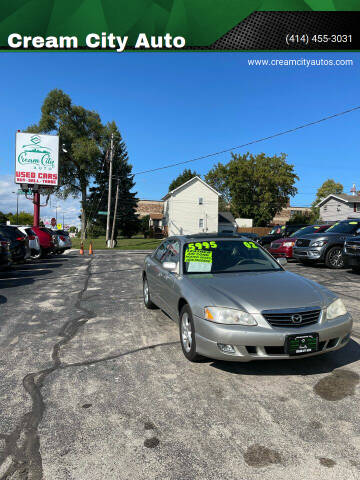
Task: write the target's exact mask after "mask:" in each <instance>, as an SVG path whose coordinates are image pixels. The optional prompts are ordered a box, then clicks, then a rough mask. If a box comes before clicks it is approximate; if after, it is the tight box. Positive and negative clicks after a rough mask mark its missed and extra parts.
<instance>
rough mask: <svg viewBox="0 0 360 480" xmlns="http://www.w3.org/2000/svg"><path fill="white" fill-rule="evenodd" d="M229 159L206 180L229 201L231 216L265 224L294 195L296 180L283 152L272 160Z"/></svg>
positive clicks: (248, 156)
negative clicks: (213, 180)
mask: <svg viewBox="0 0 360 480" xmlns="http://www.w3.org/2000/svg"><path fill="white" fill-rule="evenodd" d="M231 157H232V158H231V160H230V162H229V163H227V164H226V165H221V164H218V165H217V166H215V167H214V168H213V169H212V170H211V171H210V172H209V174H211V176H209V179H210V181H211V178H214V179H216V182H217V188H218V191H219V193H222V194H223V195H224V196H225V198H226V199H227V200H228V201H229V202H230V207H231V211H232V213H233V214H234V215H235V216H238V217H243V218H252V219H253V220H254V224H255V225H256V226H265V225H267V224H268V223H269V222H270V220H271V219H272V218H273V217H274V216H275V214H276V213H277V212H279V211H280V210H281V209H282V208H283V207H285V206H286V205H287V203H288V200H289V197H291V196H293V195H295V194H296V192H297V189H296V187H295V186H294V183H295V181H296V180H297V179H298V178H299V177H298V176H297V175H296V174H295V172H294V166H293V165H290V164H288V163H287V162H286V155H285V154H283V153H282V154H281V155H274V156H272V157H269V156H266V155H265V153H260V154H258V155H252V154H250V153H246V154H244V155H237V154H233V153H232V154H231ZM216 177H218V178H216ZM212 185H213V186H214V188H215V183H212Z"/></svg>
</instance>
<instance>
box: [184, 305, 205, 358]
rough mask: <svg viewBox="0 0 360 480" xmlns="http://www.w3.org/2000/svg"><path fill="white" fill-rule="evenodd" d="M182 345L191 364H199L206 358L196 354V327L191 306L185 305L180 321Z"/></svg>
mask: <svg viewBox="0 0 360 480" xmlns="http://www.w3.org/2000/svg"><path fill="white" fill-rule="evenodd" d="M179 333H180V343H181V348H182V351H183V353H184V355H185V357H186V358H187V359H188V360H189V361H190V362H199V361H201V360H202V359H203V358H204V357H202V356H201V355H198V354H197V353H196V341H195V327H194V321H193V316H192V313H191V309H190V307H189V305H184V306H183V308H182V309H181V312H180V321H179Z"/></svg>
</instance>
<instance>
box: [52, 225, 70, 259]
mask: <svg viewBox="0 0 360 480" xmlns="http://www.w3.org/2000/svg"><path fill="white" fill-rule="evenodd" d="M52 232H53V235H56V237H57V243H56V246H55V253H57V254H61V253H64V252H65V250H69V248H71V247H72V243H71V239H70V236H69V232H67V231H66V230H52Z"/></svg>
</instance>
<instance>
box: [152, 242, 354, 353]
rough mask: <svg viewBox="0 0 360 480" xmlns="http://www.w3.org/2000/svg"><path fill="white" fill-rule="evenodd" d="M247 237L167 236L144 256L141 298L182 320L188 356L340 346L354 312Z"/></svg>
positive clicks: (347, 335)
mask: <svg viewBox="0 0 360 480" xmlns="http://www.w3.org/2000/svg"><path fill="white" fill-rule="evenodd" d="M285 263H286V259H284V258H280V259H279V260H278V261H276V260H274V259H273V258H272V256H271V255H269V254H268V252H267V251H266V250H265V249H263V248H262V247H261V246H260V245H258V244H257V243H255V242H253V241H251V240H249V239H248V238H246V237H243V238H240V237H238V236H236V237H233V238H231V237H227V236H221V234H219V235H214V236H210V235H209V236H206V235H193V236H191V235H187V236H179V237H170V238H168V239H167V240H165V241H163V242H162V243H161V245H160V246H159V247H158V248H157V250H156V251H155V252H154V253H153V254H152V255H148V256H147V257H146V259H145V263H144V270H143V293H144V303H145V306H146V307H147V308H153V307H154V306H158V307H160V308H161V309H162V310H164V311H165V312H166V313H167V314H168V315H169V316H170V317H171V318H172V319H173V320H175V321H176V322H178V323H179V335H180V343H181V346H182V350H183V352H184V355H185V357H186V358H187V359H188V360H190V361H197V360H199V359H200V358H201V356H205V357H210V358H215V359H219V360H230V361H238V362H248V361H251V360H273V359H277V360H278V359H291V358H304V357H308V356H312V355H320V354H323V353H326V352H329V351H334V350H337V349H339V348H342V347H344V346H345V345H346V344H347V343H348V342H349V340H350V334H351V329H352V319H351V316H350V314H349V313H348V312H347V310H346V308H345V305H344V304H343V302H342V301H341V299H340V298H339V297H338V296H337V295H336V294H335V293H333V292H331V291H330V290H328V289H327V288H325V287H324V286H322V285H319V284H317V283H315V282H313V281H311V280H309V279H307V278H304V277H302V276H300V275H296V274H294V273H292V272H287V271H286V270H284V269H283V268H282V266H281V265H283V264H285Z"/></svg>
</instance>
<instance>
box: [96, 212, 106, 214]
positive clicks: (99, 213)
mask: <svg viewBox="0 0 360 480" xmlns="http://www.w3.org/2000/svg"><path fill="white" fill-rule="evenodd" d="M98 215H107V212H98Z"/></svg>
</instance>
